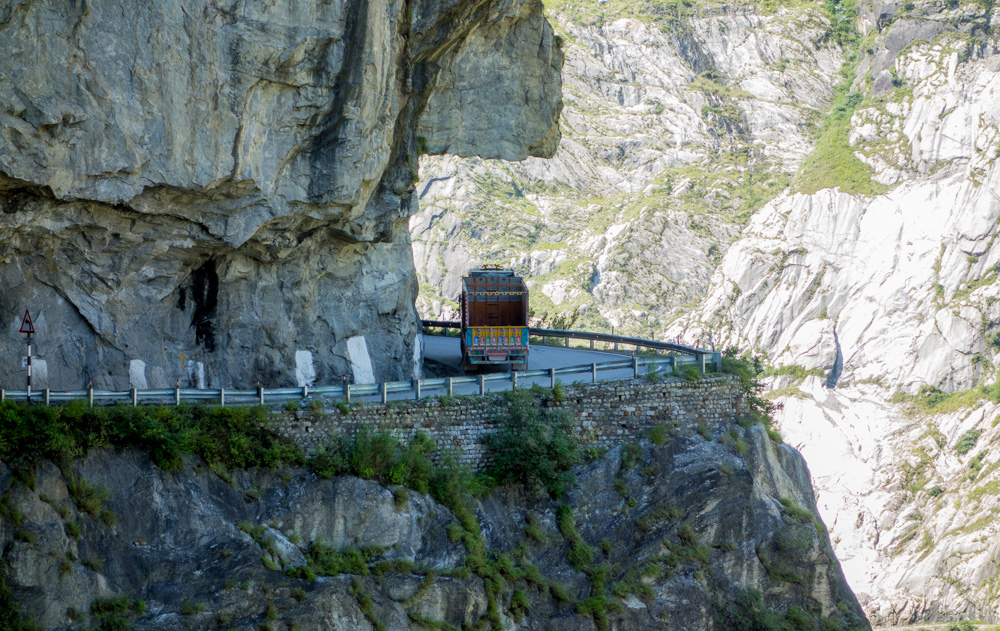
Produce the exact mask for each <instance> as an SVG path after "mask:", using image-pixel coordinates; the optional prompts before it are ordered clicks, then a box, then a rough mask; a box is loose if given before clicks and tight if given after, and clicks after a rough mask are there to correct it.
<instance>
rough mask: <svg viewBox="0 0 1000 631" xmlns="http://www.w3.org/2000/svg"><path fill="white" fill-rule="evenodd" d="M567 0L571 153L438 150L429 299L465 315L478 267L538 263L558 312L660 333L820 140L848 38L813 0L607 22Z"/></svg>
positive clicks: (429, 178)
mask: <svg viewBox="0 0 1000 631" xmlns="http://www.w3.org/2000/svg"><path fill="white" fill-rule="evenodd" d="M561 6H562V5H561V4H559V3H555V4H554V5H551V10H552V11H553V14H552V20H553V22H554V23H555V25H556V29H557V31H558V33H559V35H560V37H561V39H562V41H563V47H564V49H565V52H566V64H565V68H564V72H563V75H564V76H563V81H564V93H565V101H566V107H565V109H564V112H563V115H562V129H563V140H562V143H561V145H560V148H559V150H558V151H557V152H556V155H555V156H554V157H553V158H552V159H551V160H537V159H528V160H525V161H524V162H522V163H517V164H511V163H504V162H501V161H497V160H492V161H491V160H467V161H459V160H457V159H455V158H454V157H449V156H441V157H437V156H428V157H425V158H423V159H422V160H421V181H420V183H419V184H418V192H419V195H420V206H421V207H420V211H419V212H418V214H417V215H415V216H414V217H413V219H412V221H411V224H410V231H411V238H412V239H413V248H414V261H415V264H416V267H417V273H418V276H419V277H420V280H421V283H422V284H423V285H422V292H421V298H420V300H419V302H418V309H419V310H420V311H421V313H422V314H424V315H425V316H428V317H453V316H454V314H455V307H456V305H455V302H454V301H455V300H456V298H457V296H458V294H459V283H458V281H459V279H460V278H461V276H462V275H463V274H465V273H466V272H467V270H468V269H469V268H470V267H472V266H473V265H476V264H481V263H497V264H501V265H505V266H506V265H513V266H515V267H517V268H518V269H519V270H521V271H522V272H523V273H524V274H526V275H527V276H529V277H530V279H531V281H530V282H531V283H532V284H533V296H532V304H533V305H534V314H535V316H536V319H537V321H539V322H540V323H542V324H544V325H547V326H555V327H556V328H559V327H563V326H565V327H571V326H575V327H578V328H580V327H584V326H586V327H589V328H604V329H608V328H610V327H611V326H615V327H617V330H619V331H629V332H632V333H636V334H654V333H655V332H657V331H658V330H661V329H662V325H663V324H664V323H665V322H669V321H671V320H672V319H674V318H676V317H677V315H678V314H679V311H680V310H679V309H678V308H677V307H678V305H694V304H695V303H696V302H697V301H698V300H699V298H700V297H701V296H702V295H703V294H704V293H705V291H706V290H707V287H708V283H709V280H710V278H711V274H712V271H713V269H714V267H715V266H716V265H717V263H718V260H719V258H721V255H722V254H723V253H724V251H725V248H726V246H727V245H728V244H729V243H731V242H732V241H733V240H735V239H736V237H737V236H738V234H739V227H740V224H741V223H742V222H744V221H745V216H744V215H746V214H748V213H747V209H748V208H750V209H752V208H754V207H755V206H756V205H760V204H762V203H763V201H766V199H767V198H768V196H769V195H770V196H773V195H776V194H777V193H778V192H780V190H781V189H782V188H783V187H784V185H785V183H786V182H787V181H788V179H789V175H790V174H791V173H794V172H795V171H796V170H797V169H798V167H799V166H800V164H801V162H802V160H803V158H804V157H805V156H806V155H807V154H808V153H809V151H810V149H811V144H810V139H809V134H808V128H809V125H810V124H811V123H810V121H812V120H814V119H815V118H816V116H817V115H818V113H819V112H821V111H823V110H825V109H826V108H827V107H829V102H830V99H831V97H832V95H833V86H834V85H835V84H836V82H837V81H838V75H837V72H838V70H839V68H840V65H841V62H842V51H841V50H840V49H839V48H838V47H837V46H836V45H835V44H833V43H831V42H830V41H829V38H828V36H827V35H828V33H827V31H828V29H829V28H830V22H829V20H828V19H827V18H826V17H825V16H824V15H823V14H822V12H821V11H819V10H817V9H816V8H815V7H811V6H807V5H802V6H798V7H795V8H793V9H785V8H782V9H780V10H778V11H776V12H774V13H771V14H766V13H758V12H756V11H754V10H752V9H745V10H744V9H743V8H740V9H733V10H732V11H720V12H715V13H712V12H707V13H706V14H705V15H694V16H684V17H683V18H682V19H679V20H667V21H664V22H662V23H659V24H656V23H649V22H646V21H643V20H640V19H636V18H634V17H622V18H621V19H611V18H609V19H606V20H604V21H603V23H601V24H599V25H582V24H580V23H577V22H574V21H573V20H572V19H570V18H569V17H568V16H567V15H565V14H563V13H561V12H560V7H561ZM596 10H597V11H600V10H601V9H596ZM608 10H609V11H612V10H614V9H608ZM622 10H623V11H624V9H622ZM637 10H638V9H637Z"/></svg>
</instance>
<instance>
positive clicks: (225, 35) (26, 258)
mask: <svg viewBox="0 0 1000 631" xmlns="http://www.w3.org/2000/svg"><path fill="white" fill-rule="evenodd" d="M0 51H2V55H0V56H2V58H3V59H4V61H3V62H2V65H0V103H2V104H3V106H2V110H0V208H2V210H3V212H2V213H0V243H2V246H0V286H2V287H3V288H4V289H3V292H2V294H0V311H2V312H3V313H5V314H7V315H6V316H5V318H6V321H7V323H8V324H7V329H8V332H9V333H10V335H6V336H4V339H3V340H2V341H0V355H2V357H3V359H2V360H0V381H2V382H3V384H4V385H5V386H7V387H8V388H9V387H10V385H11V384H12V383H17V382H20V381H21V380H22V379H23V376H22V375H23V373H20V372H19V371H20V362H19V361H18V358H19V357H20V355H22V354H23V352H22V350H21V340H20V339H18V336H17V334H16V331H17V326H18V324H19V322H20V316H21V315H22V314H23V312H24V309H25V308H28V309H31V312H32V314H33V315H34V319H35V328H36V329H37V331H38V334H37V336H36V340H35V341H36V347H35V350H36V354H37V355H38V357H39V360H38V361H36V362H35V368H36V381H35V384H34V385H35V386H36V387H45V386H49V387H52V388H59V389H70V388H78V387H81V386H85V385H86V384H87V382H88V381H93V384H94V386H95V387H98V388H101V387H115V388H126V387H129V386H133V387H139V388H145V387H166V386H172V385H173V384H174V383H175V381H177V380H180V382H181V383H182V384H184V385H187V384H190V385H196V386H202V387H204V386H206V385H222V386H243V387H246V386H249V385H252V384H253V383H254V382H255V381H257V380H260V381H262V382H264V383H267V384H274V385H277V384H279V383H285V384H289V383H296V384H298V385H304V384H307V383H311V382H312V381H313V380H320V381H325V382H332V381H335V380H339V378H340V376H341V375H346V376H347V377H348V378H349V379H352V380H356V381H371V380H372V379H373V378H374V377H378V378H388V377H393V378H399V377H402V376H403V375H408V374H409V372H410V370H411V369H413V365H414V361H415V359H419V357H416V355H417V354H418V353H419V351H418V350H417V346H416V345H415V344H414V339H415V336H416V333H417V331H416V322H415V321H416V313H415V312H414V309H413V306H412V305H413V300H414V298H415V295H416V291H417V284H416V282H415V277H414V271H413V266H412V259H411V256H410V250H409V238H408V233H407V221H408V217H409V216H410V215H411V214H412V213H413V212H414V210H415V204H416V202H415V197H414V188H413V179H414V173H415V171H416V160H417V155H418V153H419V152H425V153H426V152H430V153H455V154H459V155H481V156H486V157H497V158H505V159H520V158H523V157H525V156H526V155H536V156H546V155H551V154H552V153H553V152H554V150H555V147H556V144H557V142H558V136H559V133H558V127H557V125H556V120H557V118H558V115H559V110H560V107H561V103H560V87H559V86H560V82H559V71H560V68H561V65H562V54H561V52H560V51H559V49H558V47H557V46H556V44H555V39H554V37H553V33H552V30H551V28H550V27H549V25H548V23H547V22H546V21H545V18H544V17H543V15H542V13H541V3H540V2H538V1H537V0H489V1H486V0H480V1H471V0H413V1H404V0H395V1H390V2H369V1H367V0H337V1H334V2H311V1H301V2H291V3H278V4H266V5H259V6H258V5H254V4H246V3H241V2H230V3H226V2H213V1H203V2H195V3H193V4H192V3H190V2H158V3H155V4H149V3H142V2H115V1H111V0H109V1H107V2H105V1H100V2H91V3H83V4H80V3H78V4H72V3H71V4H67V3H64V2H55V1H47V0H31V1H26V2H16V3H13V4H8V5H6V6H5V7H3V8H0ZM498 120H500V121H503V124H497V123H496V121H498Z"/></svg>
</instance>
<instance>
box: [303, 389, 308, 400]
mask: <svg viewBox="0 0 1000 631" xmlns="http://www.w3.org/2000/svg"><path fill="white" fill-rule="evenodd" d="M307 396H309V386H302V398H303V399H304V398H306V397H307Z"/></svg>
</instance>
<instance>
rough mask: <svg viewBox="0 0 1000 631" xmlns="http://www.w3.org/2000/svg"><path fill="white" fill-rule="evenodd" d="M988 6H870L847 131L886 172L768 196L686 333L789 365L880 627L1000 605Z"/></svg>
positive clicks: (789, 393)
mask: <svg viewBox="0 0 1000 631" xmlns="http://www.w3.org/2000/svg"><path fill="white" fill-rule="evenodd" d="M986 9H987V10H985V11H984V9H983V7H980V6H971V5H963V6H957V7H956V6H949V7H946V6H939V5H934V4H930V3H928V4H921V5H917V6H909V7H908V8H906V9H903V8H902V7H901V6H899V5H891V4H887V5H880V4H878V3H876V4H875V5H873V6H869V7H867V12H866V13H865V14H863V15H862V19H861V22H860V24H861V25H862V26H863V27H866V28H867V29H869V30H870V33H869V39H868V40H866V41H867V42H869V43H868V44H866V46H867V48H865V47H863V50H862V53H863V55H862V57H861V59H859V63H858V74H857V78H856V79H855V82H854V85H853V89H854V91H855V92H854V93H855V94H856V95H857V97H855V99H854V100H855V102H856V107H855V108H854V109H853V112H852V113H851V115H850V121H849V125H848V129H847V135H846V139H847V142H848V143H849V144H850V147H851V151H852V153H853V155H854V157H855V158H856V159H858V160H859V161H861V162H863V163H865V164H866V165H868V166H869V167H870V168H871V176H872V181H873V184H872V185H871V187H870V189H869V191H868V194H865V195H860V194H857V193H854V194H849V193H848V192H844V191H840V190H829V189H827V190H822V191H819V192H816V193H813V194H809V195H806V194H786V195H782V196H781V197H779V198H778V199H776V200H775V201H773V202H771V203H770V204H768V205H767V206H766V207H765V208H763V209H762V210H761V211H760V212H759V213H757V214H756V215H755V217H754V218H753V220H752V221H751V222H750V224H749V225H748V226H747V228H746V229H745V231H744V232H743V235H742V237H741V239H740V240H739V241H738V242H736V243H735V244H734V245H733V247H732V248H731V249H730V250H729V251H728V252H727V254H726V256H725V257H724V259H723V261H722V263H721V264H720V266H719V268H718V270H717V271H716V274H715V276H714V278H713V281H712V288H711V290H710V291H709V294H708V296H707V298H706V299H705V302H704V304H703V306H702V307H701V309H700V310H699V311H698V312H697V314H696V315H695V316H694V317H692V318H690V319H685V320H682V321H679V322H678V323H677V324H676V325H675V328H673V329H672V331H674V332H676V331H678V330H679V329H680V328H686V329H687V331H688V334H689V335H692V336H698V335H699V333H701V334H704V333H706V332H708V331H712V332H713V333H714V334H715V336H716V340H721V341H722V342H723V343H735V344H738V345H741V346H743V347H746V348H757V349H760V350H762V351H764V352H765V353H766V354H767V355H768V356H769V357H770V358H771V360H772V361H773V362H774V363H775V365H776V366H783V367H784V369H779V370H778V372H779V373H783V376H778V377H776V378H775V380H774V387H775V392H774V395H775V396H777V397H778V398H780V399H781V400H782V401H784V404H785V410H784V411H783V413H782V416H781V421H780V424H781V426H782V430H783V431H784V433H785V435H786V437H787V438H788V439H789V440H790V441H791V442H792V443H793V444H796V445H798V446H799V447H800V448H801V449H802V451H803V454H804V455H805V456H806V458H807V459H808V460H809V462H810V466H811V468H812V471H813V474H814V476H815V482H816V485H817V489H818V497H819V505H820V511H821V512H822V513H823V515H824V517H825V519H827V521H828V523H831V524H832V527H831V532H832V534H833V538H834V547H835V549H836V550H837V552H838V555H839V556H840V557H841V558H842V559H843V560H844V562H845V571H846V573H847V575H848V577H849V579H850V581H851V584H852V586H853V587H854V588H855V589H856V590H857V591H858V593H859V594H861V595H862V599H863V601H866V605H865V606H866V610H867V611H868V613H869V615H870V616H871V617H872V620H873V621H874V622H876V623H880V622H887V623H896V622H899V623H906V622H918V621H933V620H952V619H957V618H978V619H982V620H986V621H993V622H995V621H997V620H998V619H1000V598H998V591H997V585H998V581H1000V573H998V571H997V567H996V560H995V559H996V553H997V549H996V545H995V542H996V534H997V532H998V528H1000V526H998V523H997V521H996V519H995V517H996V508H995V498H996V494H997V485H998V479H997V474H996V470H997V465H998V462H1000V461H998V458H997V455H996V454H995V453H992V452H991V450H990V449H988V448H987V445H989V444H992V443H993V442H995V441H996V440H997V439H998V437H997V434H996V429H995V425H996V420H995V419H996V418H997V409H996V403H995V401H996V400H997V397H996V394H995V392H994V391H993V390H991V389H989V386H991V385H992V384H994V383H995V382H996V379H997V371H996V367H995V366H996V365H997V362H998V359H1000V355H998V347H997V339H996V338H997V335H996V329H997V327H998V324H1000V311H998V305H997V304H996V303H997V297H998V294H997V291H998V289H1000V286H998V285H997V284H996V281H997V278H998V270H1000V265H998V264H1000V250H997V248H996V247H994V241H995V235H996V230H997V221H998V219H1000V205H998V204H997V191H998V190H1000V186H998V172H997V170H996V169H995V168H994V165H995V160H996V157H997V155H1000V136H998V132H997V130H998V123H1000V110H998V109H997V103H998V101H997V98H996V92H997V90H998V87H1000V84H998V83H997V77H998V75H997V69H998V68H1000V65H998V64H1000V56H998V55H997V54H996V49H997V40H996V36H995V34H994V29H993V28H992V26H991V23H992V21H993V17H994V14H993V12H992V10H991V9H990V8H989V7H987V8H986ZM809 375H813V376H809ZM834 388H835V389H834ZM947 393H952V394H947ZM963 441H964V443H963Z"/></svg>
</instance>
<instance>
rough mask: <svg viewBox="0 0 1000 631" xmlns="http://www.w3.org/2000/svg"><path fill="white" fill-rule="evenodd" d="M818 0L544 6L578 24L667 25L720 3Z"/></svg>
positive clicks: (639, 0)
mask: <svg viewBox="0 0 1000 631" xmlns="http://www.w3.org/2000/svg"><path fill="white" fill-rule="evenodd" d="M810 4H815V0H733V1H731V2H719V1H718V0H608V1H607V2H605V3H603V4H598V3H597V2H596V0H545V8H546V9H547V10H549V11H552V12H556V13H561V14H563V15H565V16H567V17H568V18H569V19H571V20H572V21H573V22H576V23H577V24H583V25H601V24H605V23H608V22H612V21H614V20H617V19H619V18H624V17H633V18H638V19H641V20H643V21H646V22H651V23H654V24H657V25H659V26H660V27H661V28H667V27H669V25H670V24H671V23H672V22H673V21H675V20H679V19H682V18H686V17H691V16H694V15H698V14H699V12H701V11H705V10H712V9H718V8H719V7H723V6H726V7H732V6H742V7H747V8H748V9H753V10H756V11H758V12H760V13H763V14H770V13H774V12H775V11H777V10H778V9H779V8H790V7H795V6H806V5H810Z"/></svg>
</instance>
